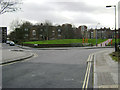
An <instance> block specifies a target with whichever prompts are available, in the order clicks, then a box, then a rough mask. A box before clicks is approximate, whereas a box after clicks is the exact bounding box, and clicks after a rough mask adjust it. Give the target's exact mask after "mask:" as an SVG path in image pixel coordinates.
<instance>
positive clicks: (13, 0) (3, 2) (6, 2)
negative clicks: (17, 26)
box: [0, 0, 21, 14]
mask: <svg viewBox="0 0 120 90" xmlns="http://www.w3.org/2000/svg"><path fill="white" fill-rule="evenodd" d="M19 4H21V0H0V14H4V13H6V12H14V11H17V10H20V9H21V8H20V7H18V5H19Z"/></svg>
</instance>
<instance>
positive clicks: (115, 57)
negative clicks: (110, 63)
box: [109, 52, 120, 62]
mask: <svg viewBox="0 0 120 90" xmlns="http://www.w3.org/2000/svg"><path fill="white" fill-rule="evenodd" d="M109 55H110V56H111V58H112V60H114V61H117V62H118V60H119V58H120V53H119V52H112V53H111V54H109Z"/></svg>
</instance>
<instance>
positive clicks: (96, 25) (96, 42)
mask: <svg viewBox="0 0 120 90" xmlns="http://www.w3.org/2000/svg"><path fill="white" fill-rule="evenodd" d="M99 24H100V23H98V24H97V25H96V47H97V36H98V35H97V26H98V25H99Z"/></svg>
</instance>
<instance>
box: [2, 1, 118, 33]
mask: <svg viewBox="0 0 120 90" xmlns="http://www.w3.org/2000/svg"><path fill="white" fill-rule="evenodd" d="M118 1H119V0H23V4H22V5H21V8H22V10H21V11H17V12H14V13H5V14H3V15H0V26H7V27H9V26H10V23H11V22H12V21H13V20H27V21H31V22H32V23H42V22H45V20H49V21H50V22H52V23H53V24H60V25H61V24H64V23H70V24H73V25H75V26H76V27H78V26H80V25H87V26H88V28H95V27H96V25H97V24H98V23H100V25H98V26H97V27H99V28H100V27H111V28H114V7H112V8H106V5H117V4H118ZM9 31H10V29H9Z"/></svg>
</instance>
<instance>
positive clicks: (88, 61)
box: [82, 54, 93, 90]
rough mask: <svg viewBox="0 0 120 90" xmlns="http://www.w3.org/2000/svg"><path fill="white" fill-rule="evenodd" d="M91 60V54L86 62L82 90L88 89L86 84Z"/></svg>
mask: <svg viewBox="0 0 120 90" xmlns="http://www.w3.org/2000/svg"><path fill="white" fill-rule="evenodd" d="M92 59H93V54H90V55H89V57H88V60H87V64H88V65H87V70H86V74H85V78H84V82H83V86H82V90H84V89H86V90H87V88H88V82H89V76H90V70H91V65H92Z"/></svg>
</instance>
